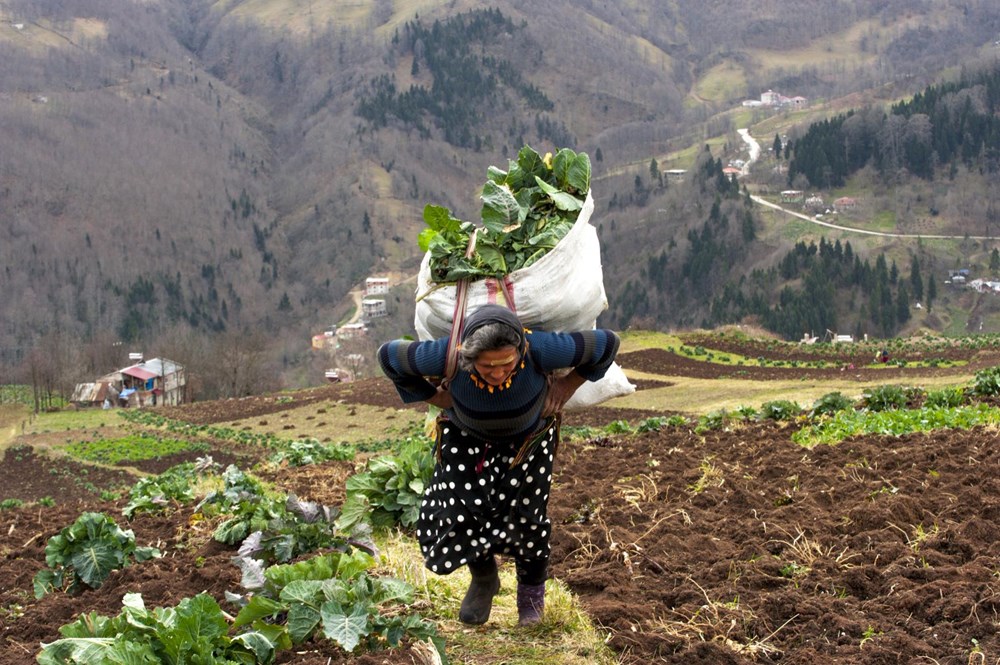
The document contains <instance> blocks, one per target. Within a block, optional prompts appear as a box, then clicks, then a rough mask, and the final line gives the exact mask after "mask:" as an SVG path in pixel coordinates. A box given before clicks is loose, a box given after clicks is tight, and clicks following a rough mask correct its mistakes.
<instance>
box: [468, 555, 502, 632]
mask: <svg viewBox="0 0 1000 665" xmlns="http://www.w3.org/2000/svg"><path fill="white" fill-rule="evenodd" d="M469 572H470V573H471V574H472V582H471V583H469V590H468V591H466V592H465V598H463V599H462V607H461V609H460V610H459V611H458V618H459V619H460V620H461V621H462V623H467V624H470V625H473V626H479V625H481V624H484V623H486V622H487V621H489V619H490V610H492V609H493V596H495V595H497V592H498V591H500V573H499V571H498V570H497V561H496V559H495V558H494V557H492V556H491V557H489V558H488V559H486V560H485V561H481V562H480V561H476V562H473V563H470V564H469Z"/></svg>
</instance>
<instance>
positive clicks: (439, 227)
mask: <svg viewBox="0 0 1000 665" xmlns="http://www.w3.org/2000/svg"><path fill="white" fill-rule="evenodd" d="M424 222H426V223H427V226H429V227H430V228H432V229H434V230H435V231H437V232H439V233H455V232H457V231H458V230H459V229H461V227H462V220H460V219H456V218H455V217H454V216H453V215H452V214H451V211H450V210H448V209H447V208H445V207H443V206H436V205H431V204H429V203H428V204H427V205H425V206H424Z"/></svg>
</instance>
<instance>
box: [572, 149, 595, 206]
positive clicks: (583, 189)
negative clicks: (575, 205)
mask: <svg viewBox="0 0 1000 665" xmlns="http://www.w3.org/2000/svg"><path fill="white" fill-rule="evenodd" d="M590 173H591V170H590V156H589V155H588V154H587V153H585V152H579V153H577V154H576V156H575V157H574V158H573V162H572V164H570V167H569V172H568V173H567V174H566V181H567V183H568V184H569V186H570V187H572V188H573V189H575V190H576V193H577V194H580V195H583V196H586V194H587V192H589V191H590Z"/></svg>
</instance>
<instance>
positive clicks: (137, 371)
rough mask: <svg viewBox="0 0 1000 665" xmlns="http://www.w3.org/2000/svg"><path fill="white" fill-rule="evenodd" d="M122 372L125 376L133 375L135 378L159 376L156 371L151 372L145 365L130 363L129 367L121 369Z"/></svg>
mask: <svg viewBox="0 0 1000 665" xmlns="http://www.w3.org/2000/svg"><path fill="white" fill-rule="evenodd" d="M122 374H124V375H126V376H134V377H135V378H137V379H142V380H143V381H145V380H146V379H152V378H153V377H156V376H159V375H158V374H157V373H156V372H151V371H149V370H148V369H146V368H145V367H140V366H139V365H132V366H131V367H126V368H125V369H123V370H122Z"/></svg>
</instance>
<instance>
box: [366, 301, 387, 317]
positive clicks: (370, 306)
mask: <svg viewBox="0 0 1000 665" xmlns="http://www.w3.org/2000/svg"><path fill="white" fill-rule="evenodd" d="M361 314H362V316H364V318H365V319H366V320H371V319H377V318H379V317H382V316H388V315H389V312H388V310H387V309H386V307H385V300H381V299H369V298H366V299H364V300H362V301H361Z"/></svg>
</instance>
